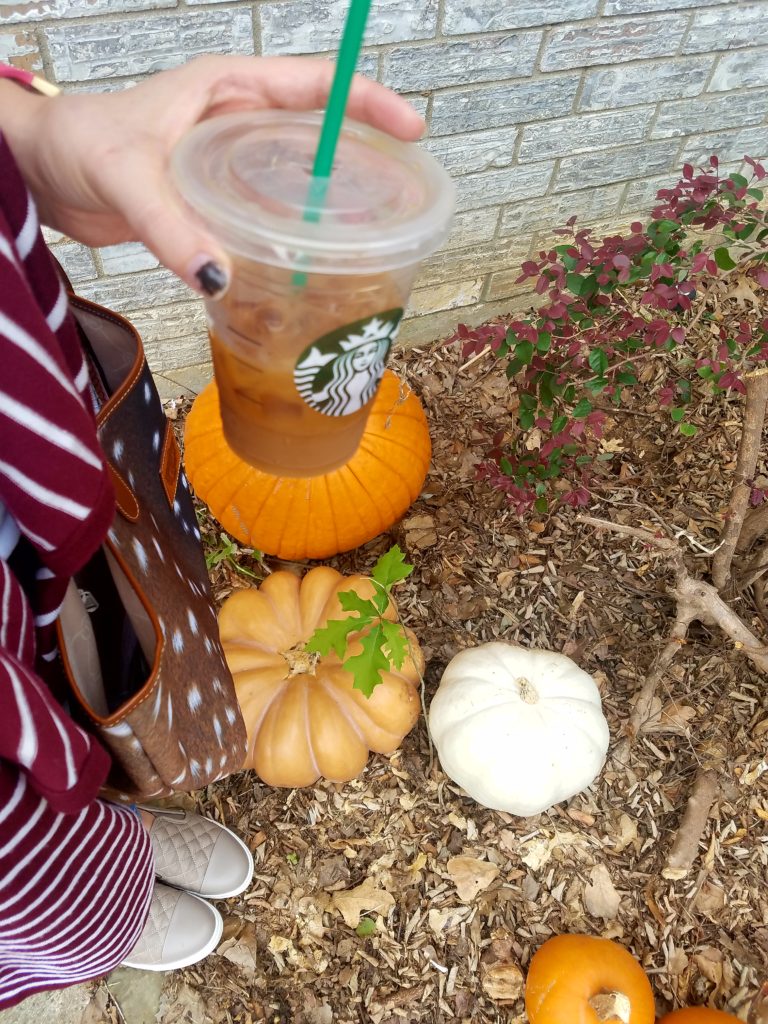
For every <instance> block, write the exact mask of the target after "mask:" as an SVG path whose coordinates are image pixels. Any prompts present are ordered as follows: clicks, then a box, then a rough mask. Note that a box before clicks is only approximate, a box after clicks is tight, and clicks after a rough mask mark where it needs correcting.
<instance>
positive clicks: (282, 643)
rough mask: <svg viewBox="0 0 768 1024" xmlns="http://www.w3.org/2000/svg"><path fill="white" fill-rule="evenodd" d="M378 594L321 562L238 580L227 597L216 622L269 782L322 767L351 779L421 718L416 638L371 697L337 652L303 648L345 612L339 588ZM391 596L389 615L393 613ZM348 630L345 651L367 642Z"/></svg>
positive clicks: (252, 758) (308, 779)
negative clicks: (241, 585) (300, 571)
mask: <svg viewBox="0 0 768 1024" xmlns="http://www.w3.org/2000/svg"><path fill="white" fill-rule="evenodd" d="M342 590H354V591H356V592H357V593H358V594H359V595H360V596H361V597H363V598H370V597H372V595H373V592H374V591H373V585H372V584H371V581H370V580H369V579H367V578H366V577H364V576H347V577H345V576H342V575H341V573H339V572H336V570H335V569H330V568H328V567H326V566H319V567H317V568H315V569H311V570H310V571H309V572H308V573H307V574H306V575H305V576H304V578H303V579H300V578H299V577H298V576H295V575H294V574H293V573H290V572H284V571H280V572H275V573H272V575H271V576H268V577H267V579H266V580H264V582H263V583H262V584H261V586H259V587H258V588H256V587H253V588H250V589H248V590H238V591H236V592H235V593H234V594H232V595H231V596H230V597H228V598H227V600H226V601H225V602H224V604H223V605H222V608H221V611H220V613H219V630H220V634H221V641H222V644H223V646H224V654H225V655H226V659H227V664H228V665H229V667H230V670H231V671H232V675H233V677H234V680H235V689H236V691H237V697H238V700H239V702H240V707H241V708H242V711H243V717H244V719H245V724H246V728H247V730H248V753H247V757H246V761H245V764H244V765H243V767H244V768H253V769H255V771H256V773H257V774H258V775H259V776H260V777H261V778H262V779H263V780H264V781H265V782H266V783H268V784H269V785H271V786H291V787H293V786H309V785H311V784H312V783H313V782H315V781H316V780H317V779H318V778H319V777H320V776H321V775H322V776H324V777H325V778H326V779H330V780H331V781H333V782H347V781H348V780H349V779H353V778H355V776H356V775H359V774H360V772H361V771H362V770H363V768H364V767H365V764H366V761H367V760H368V753H369V751H370V750H375V751H377V752H378V753H381V754H390V753H392V751H393V750H395V749H396V747H398V746H399V744H400V742H401V740H402V738H403V736H405V734H406V733H407V732H409V731H410V729H411V728H412V727H413V726H414V724H415V723H416V720H417V718H418V716H419V710H420V698H419V682H420V676H421V672H422V670H423V668H424V659H423V657H422V654H421V651H420V649H419V645H418V643H417V642H416V638H415V637H414V636H413V634H411V633H410V632H409V635H408V639H409V654H408V656H407V657H406V660H405V662H404V664H403V666H402V668H401V669H399V670H397V671H396V670H394V669H392V670H391V671H389V672H382V674H381V678H382V682H381V683H380V684H379V685H378V686H377V687H376V688H375V689H374V691H373V694H372V695H371V697H366V696H365V695H364V694H363V693H361V692H360V690H356V689H354V688H353V682H354V679H353V677H352V675H351V673H349V672H348V671H347V670H346V669H345V668H343V667H342V664H341V661H340V660H339V658H338V657H337V656H336V655H335V654H334V653H333V652H332V653H331V654H330V655H328V656H325V657H321V656H320V655H317V654H309V653H307V652H306V651H305V650H304V649H303V648H304V645H305V643H306V641H307V640H308V639H309V637H310V636H311V635H312V634H313V633H314V631H315V629H317V628H318V627H320V626H324V625H325V624H326V622H327V621H328V619H344V618H347V617H348V615H349V614H351V613H349V612H344V611H342V608H341V605H340V604H339V598H338V594H339V591H342ZM396 615H397V613H396V611H395V608H394V605H393V604H392V603H391V602H390V605H389V608H388V609H387V612H386V613H385V618H388V619H390V620H394V619H395V618H396ZM359 638H360V634H354V633H353V634H351V635H350V637H349V642H348V647H347V654H348V655H354V654H356V653H358V652H359V650H360V639H359Z"/></svg>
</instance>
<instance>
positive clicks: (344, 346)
mask: <svg viewBox="0 0 768 1024" xmlns="http://www.w3.org/2000/svg"><path fill="white" fill-rule="evenodd" d="M402 316H403V311H402V309H390V310H387V312H386V313H378V314H377V315H376V316H372V317H366V318H365V320H357V321H356V322H355V323H353V324H348V325H347V326H346V327H340V328H338V330H335V331H332V332H331V333H330V334H326V335H325V336H324V337H322V338H320V339H319V341H316V342H314V344H312V345H310V346H309V348H306V349H305V350H304V351H303V352H302V354H301V356H300V358H299V361H298V362H297V363H296V367H295V369H294V371H293V380H294V383H295V384H296V389H297V390H298V392H299V394H300V395H301V397H302V398H303V399H304V401H305V402H306V403H307V405H309V406H311V407H312V408H313V409H316V410H317V411H318V412H321V413H324V415H326V416H348V415H349V414H350V413H353V412H357V411H358V409H362V408H363V406H364V405H366V403H367V402H369V401H370V400H371V398H373V396H374V395H375V394H376V389H377V388H378V386H379V381H380V380H381V376H382V374H383V373H384V367H385V365H386V362H387V356H388V355H389V350H390V348H391V347H392V342H393V341H394V340H395V338H396V337H397V331H398V328H399V326H400V320H401V318H402Z"/></svg>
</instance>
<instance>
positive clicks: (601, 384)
mask: <svg viewBox="0 0 768 1024" xmlns="http://www.w3.org/2000/svg"><path fill="white" fill-rule="evenodd" d="M584 387H585V388H586V389H587V391H591V392H592V394H593V395H599V394H600V392H601V391H603V390H604V389H605V388H607V387H608V381H607V380H606V379H605V377H598V378H597V379H596V380H585V381H584Z"/></svg>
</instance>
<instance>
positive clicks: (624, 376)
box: [616, 370, 637, 384]
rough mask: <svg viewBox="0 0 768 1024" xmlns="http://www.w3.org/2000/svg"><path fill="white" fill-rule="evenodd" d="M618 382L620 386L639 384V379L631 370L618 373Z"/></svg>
mask: <svg viewBox="0 0 768 1024" xmlns="http://www.w3.org/2000/svg"><path fill="white" fill-rule="evenodd" d="M616 380H617V381H618V382H619V384H637V377H636V376H635V375H634V373H631V372H630V371H629V370H622V371H621V373H617V374H616Z"/></svg>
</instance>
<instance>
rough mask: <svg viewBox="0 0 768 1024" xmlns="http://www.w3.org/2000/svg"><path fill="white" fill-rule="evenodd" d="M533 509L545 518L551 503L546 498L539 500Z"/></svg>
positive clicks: (535, 502)
mask: <svg viewBox="0 0 768 1024" xmlns="http://www.w3.org/2000/svg"><path fill="white" fill-rule="evenodd" d="M533 507H534V509H535V511H536V512H538V513H539V515H540V516H543V515H544V514H545V513H546V511H547V509H548V507H549V503H548V502H547V499H546V498H537V499H536V501H534V503H533Z"/></svg>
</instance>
